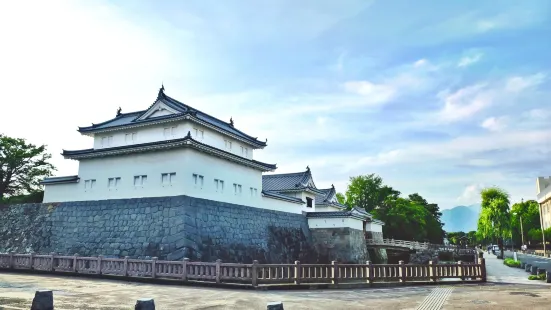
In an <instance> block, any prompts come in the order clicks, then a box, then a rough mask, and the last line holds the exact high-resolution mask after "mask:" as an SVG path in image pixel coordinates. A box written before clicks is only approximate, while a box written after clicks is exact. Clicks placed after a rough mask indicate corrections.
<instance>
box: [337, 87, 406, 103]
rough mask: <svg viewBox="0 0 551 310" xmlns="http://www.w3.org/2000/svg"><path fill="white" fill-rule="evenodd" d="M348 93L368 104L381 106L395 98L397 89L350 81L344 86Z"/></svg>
mask: <svg viewBox="0 0 551 310" xmlns="http://www.w3.org/2000/svg"><path fill="white" fill-rule="evenodd" d="M344 89H345V90H346V91H348V92H351V93H355V94H358V95H361V96H363V97H364V98H365V100H366V103H368V104H375V105H376V104H383V103H387V102H389V101H390V100H392V99H393V98H394V97H395V96H396V92H397V89H396V88H395V87H394V86H393V85H390V84H375V83H372V82H369V81H351V82H346V83H345V84H344Z"/></svg>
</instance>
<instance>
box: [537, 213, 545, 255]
mask: <svg viewBox="0 0 551 310" xmlns="http://www.w3.org/2000/svg"><path fill="white" fill-rule="evenodd" d="M538 206H539V211H540V226H541V237H542V239H543V255H544V256H545V255H546V252H545V230H544V229H543V217H542V215H541V211H542V208H541V204H540V203H538Z"/></svg>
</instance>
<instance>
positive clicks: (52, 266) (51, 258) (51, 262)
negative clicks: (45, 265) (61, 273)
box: [50, 252, 55, 271]
mask: <svg viewBox="0 0 551 310" xmlns="http://www.w3.org/2000/svg"><path fill="white" fill-rule="evenodd" d="M54 270H55V253H54V252H52V253H50V271H54Z"/></svg>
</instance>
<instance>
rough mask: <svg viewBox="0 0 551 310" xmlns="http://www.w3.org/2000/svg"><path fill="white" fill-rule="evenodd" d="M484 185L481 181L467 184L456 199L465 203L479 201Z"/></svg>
mask: <svg viewBox="0 0 551 310" xmlns="http://www.w3.org/2000/svg"><path fill="white" fill-rule="evenodd" d="M485 187H486V186H485V185H484V184H481V183H475V184H470V185H467V186H466V187H465V189H464V190H463V192H462V193H461V195H460V196H459V197H457V201H458V202H459V203H464V204H467V205H470V204H475V203H478V202H480V192H481V191H482V189H484V188H485Z"/></svg>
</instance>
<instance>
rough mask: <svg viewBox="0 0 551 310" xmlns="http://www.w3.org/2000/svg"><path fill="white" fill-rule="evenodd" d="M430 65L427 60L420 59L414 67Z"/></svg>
mask: <svg viewBox="0 0 551 310" xmlns="http://www.w3.org/2000/svg"><path fill="white" fill-rule="evenodd" d="M427 63H428V61H427V60H426V59H419V60H417V61H416V62H414V63H413V66H414V67H422V66H424V65H426V64H427Z"/></svg>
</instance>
